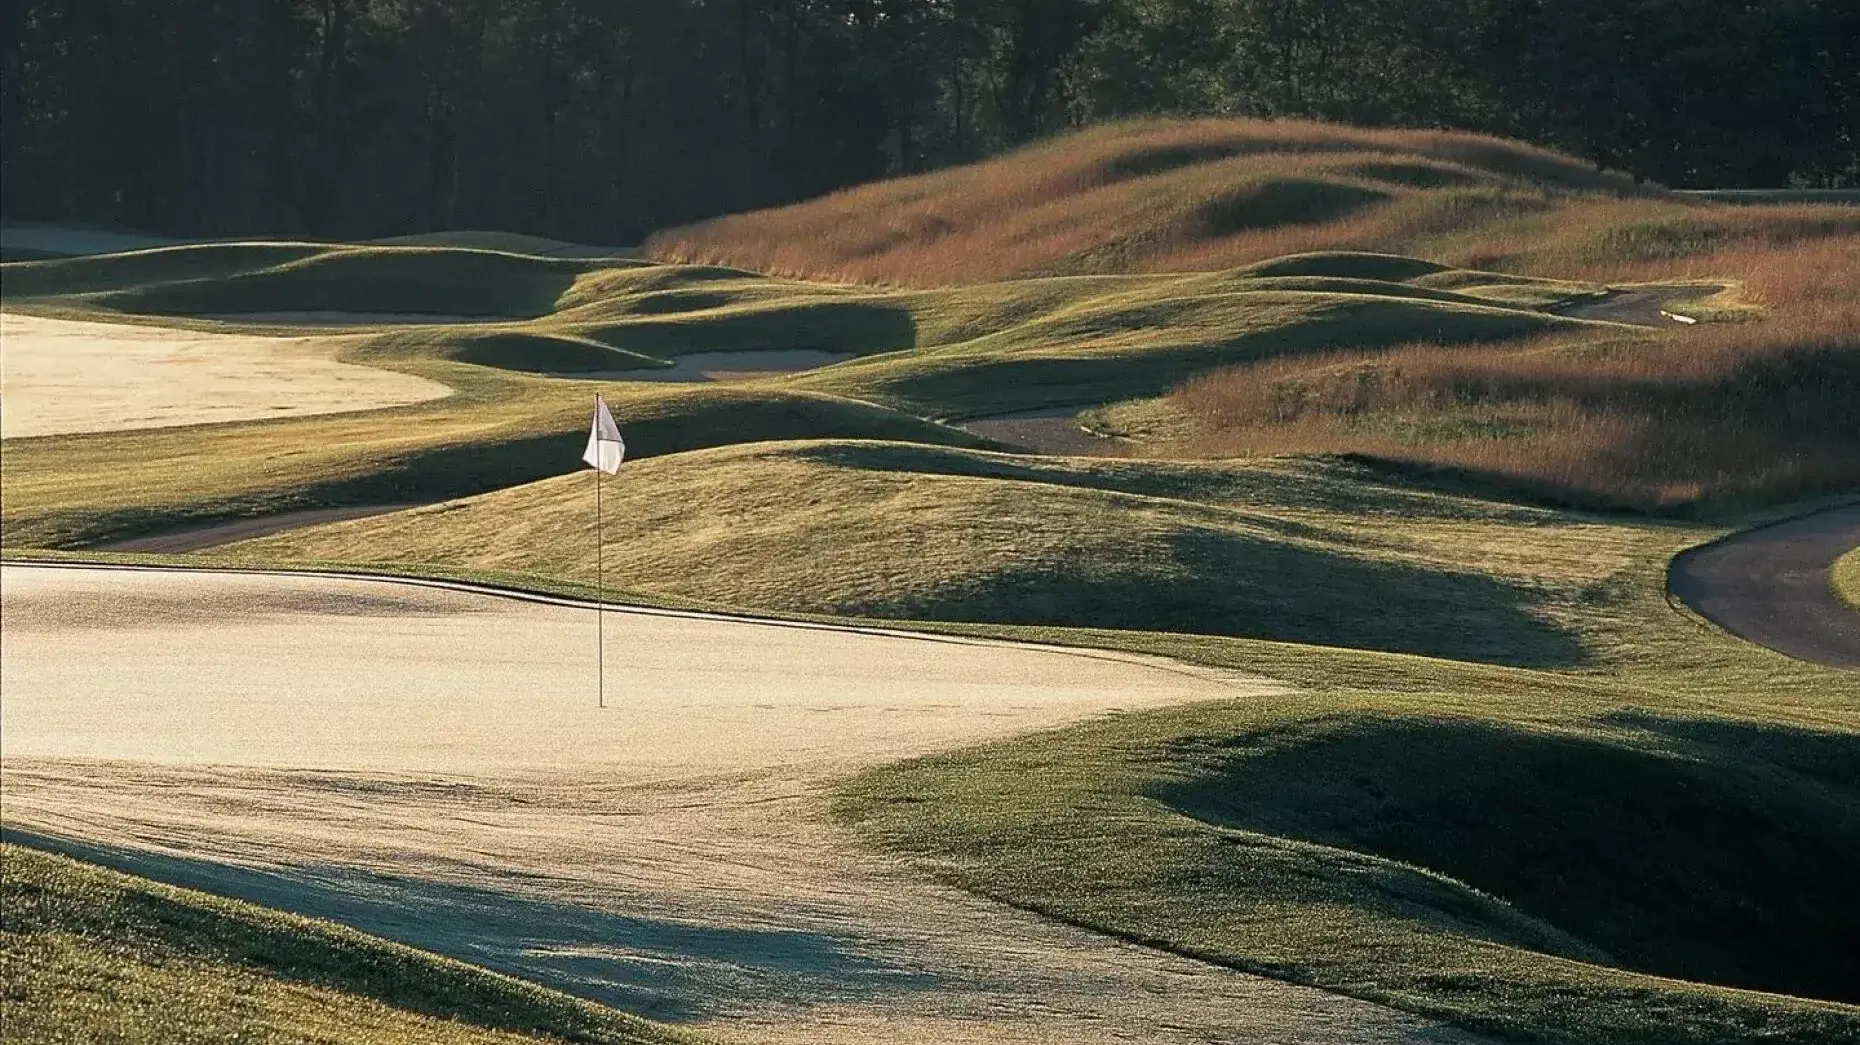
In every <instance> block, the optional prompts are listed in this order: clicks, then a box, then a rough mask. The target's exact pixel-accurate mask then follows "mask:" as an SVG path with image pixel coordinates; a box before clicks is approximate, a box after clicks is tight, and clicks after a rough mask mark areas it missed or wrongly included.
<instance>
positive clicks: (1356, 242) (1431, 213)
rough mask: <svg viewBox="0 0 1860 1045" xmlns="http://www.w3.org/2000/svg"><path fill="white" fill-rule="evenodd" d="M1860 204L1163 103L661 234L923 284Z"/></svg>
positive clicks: (1597, 269)
mask: <svg viewBox="0 0 1860 1045" xmlns="http://www.w3.org/2000/svg"><path fill="white" fill-rule="evenodd" d="M1857 230H1860V211H1857V210H1855V209H1853V208H1851V207H1842V206H1838V205H1820V206H1818V205H1815V204H1813V203H1787V204H1774V203H1773V204H1770V205H1768V206H1763V207H1747V206H1745V207H1739V206H1732V205H1727V204H1719V203H1715V202H1712V201H1709V200H1705V199H1701V198H1700V197H1697V196H1692V195H1683V194H1674V193H1668V192H1666V191H1664V190H1660V189H1657V188H1651V187H1649V188H1638V187H1635V186H1633V185H1631V184H1630V183H1628V182H1627V181H1626V180H1625V179H1621V178H1617V177H1613V176H1609V175H1601V174H1597V173H1596V172H1595V171H1594V170H1593V169H1592V168H1589V167H1587V166H1585V165H1583V164H1582V163H1580V162H1579V161H1577V160H1575V159H1573V158H1571V157H1567V156H1561V155H1558V154H1555V153H1550V152H1546V151H1544V150H1541V149H1536V148H1534V147H1531V146H1528V145H1524V144H1522V143H1520V142H1513V141H1506V140H1503V139H1498V138H1489V137H1483V136H1479V135H1470V134H1459V133H1451V132H1432V131H1388V130H1366V129H1362V128H1352V127H1343V126H1335V125H1326V124H1317V123H1308V122H1302V121H1263V120H1194V121H1146V122H1136V123H1127V124H1117V125H1111V126H1106V127H1099V128H1095V129H1092V130H1088V131H1083V132H1079V133H1077V134H1072V135H1067V136H1063V137H1059V138H1055V139H1052V140H1050V141H1047V142H1043V143H1041V144H1039V145H1035V146H1032V147H1030V148H1027V149H1023V150H1020V151H1017V152H1014V153H1011V154H1008V155H1006V156H1001V157H997V158H995V159H991V160H987V161H984V162H981V163H977V164H972V165H969V166H966V167H960V168H955V169H952V170H946V171H939V172H936V173H933V174H927V175H922V176H919V177H915V178H903V179H896V180H892V181H886V182H881V183H876V184H873V185H868V186H862V187H858V188H853V189H848V190H845V191H842V192H838V193H835V194H833V195H830V196H826V197H822V198H821V199H818V200H813V201H809V202H805V203H800V204H795V205H793V206H789V207H783V208H778V209H775V210H769V211H759V212H755V213H752V214H744V215H735V216H731V217H726V218H720V219H716V220H714V221H710V222H704V223H701V224H698V225H694V226H689V227H686V228H681V229H672V230H668V231H666V232H663V233H660V234H658V235H656V236H654V237H653V238H652V239H651V240H650V241H649V243H648V249H649V251H650V253H651V255H652V256H653V257H656V258H660V259H664V260H676V261H685V262H703V263H717V264H727V265H735V266H739V267H744V268H752V269H756V270H758V271H764V272H777V273H782V274H786V275H791V276H804V277H809V278H822V279H832V280H847V281H858V282H879V283H900V284H905V285H912V286H941V285H951V284H968V283H977V282H983V281H986V280H992V279H1001V278H1006V277H1012V276H1026V275H1038V274H1047V273H1058V272H1107V273H1109V272H1158V271H1183V270H1198V269H1220V268H1233V267H1236V266H1240V265H1246V264H1250V263H1253V262H1257V261H1261V260H1264V259H1267V258H1272V257H1277V256H1281V255H1286V254H1294V253H1299V252H1305V251H1323V250H1358V251H1381V252H1385V253H1394V254H1406V255H1417V256H1423V257H1430V258H1437V259H1439V260H1441V261H1444V262H1447V263H1450V264H1453V265H1456V266H1461V267H1466V268H1475V269H1493V268H1498V269H1503V270H1506V271H1511V272H1518V273H1527V274H1535V275H1543V276H1559V277H1565V278H1601V279H1606V280H1618V279H1622V278H1626V277H1625V276H1624V275H1623V272H1624V271H1626V270H1630V269H1635V268H1637V267H1641V266H1645V265H1648V264H1650V263H1652V264H1656V265H1657V264H1658V263H1668V262H1673V261H1678V260H1685V259H1695V258H1699V259H1702V258H1705V257H1708V256H1710V255H1714V254H1720V253H1725V252H1743V251H1752V250H1762V249H1765V248H1769V247H1775V246H1778V245H1790V244H1796V243H1802V242H1807V241H1812V240H1815V239H1819V238H1824V237H1842V236H1846V237H1851V236H1853V235H1854V234H1855V233H1856V231H1857Z"/></svg>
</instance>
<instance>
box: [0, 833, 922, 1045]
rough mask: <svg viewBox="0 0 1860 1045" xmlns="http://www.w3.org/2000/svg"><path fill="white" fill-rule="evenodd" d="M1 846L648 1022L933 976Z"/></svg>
mask: <svg viewBox="0 0 1860 1045" xmlns="http://www.w3.org/2000/svg"><path fill="white" fill-rule="evenodd" d="M6 840H7V841H10V842H18V843H20V844H23V845H29V846H32V847H33V848H37V849H43V850H47V851H50V852H56V853H61V854H63V855H66V856H70V857H74V858H76V859H79V860H83V861H87V862H90V863H97V864H102V865H103V866H106V867H110V868H113V869H115V870H119V871H124V872H127V873H129V874H134V875H140V876H143V877H147V878H152V879H155V880H156V881H161V882H166V883H169V884H171V885H179V886H183V887H186V888H191V889H199V890H202V891H206V892H211V893H216V894H219V895H222V896H231V897H235V898H237V899H241V900H245V901H248V902H250V903H255V904H258V905H260V906H263V907H268V908H272V909H275V910H282V911H289V912H291V913H294V914H301V915H306V916H309V917H314V918H323V919H328V920H330V921H335V922H339V923H342V924H344V925H348V926H351V927H353V928H356V929H359V930H361V931H363V932H366V933H370V934H373V935H376V936H381V937H385V938H387V939H390V940H394V941H397V942H400V943H405V944H408V945H410V946H413V947H418V948H421V949H423V950H427V951H433V952H436V953H439V954H444V955H447V956H450V957H453V958H457V959H459V960H461V961H465V962H468V963H470V964H472V965H478V966H483V967H485V968H489V969H493V970H495V971H498V972H504V973H508V974H511V975H514V976H518V977H521V978H523V979H527V980H532V981H535V982H539V983H542V984H545V985H547V986H550V987H554V988H556V989H557V990H561V991H564V992H566V993H569V994H574V995H578V996H580V997H583V998H587V999H590V1000H592V1001H597V1002H600V1003H602V1004H605V1005H610V1006H613V1007H615V1008H618V1009H622V1010H624V1011H627V1012H631V1013H634V1014H636V1015H640V1016H646V1017H649V1018H652V1019H658V1020H670V1021H688V1020H699V1019H706V1018H711V1017H716V1016H719V1015H724V1014H726V1013H728V1012H731V1011H733V1010H734V1009H736V1008H738V1007H740V1006H742V1005H744V1004H748V1005H751V1006H754V1005H757V1004H761V1003H766V1002H767V1001H770V1000H780V1001H781V1002H783V1003H785V1004H794V1005H807V1004H810V1003H812V1004H831V1003H834V1002H842V1001H856V1000H860V999H867V998H875V997H884V996H890V995H896V994H898V993H900V992H904V991H916V990H931V989H935V988H936V987H938V986H939V982H938V980H937V979H936V978H935V977H932V976H930V975H928V974H925V973H921V972H917V971H915V970H911V969H907V968H902V967H899V966H896V965H893V964H891V963H889V962H886V961H884V960H882V959H880V958H877V957H875V956H873V955H870V954H867V953H862V952H861V951H860V950H858V949H857V944H856V943H853V942H852V941H849V940H844V939H839V938H835V937H832V936H829V935H826V934H824V933H816V932H805V931H799V930H789V929H762V928H743V927H738V926H725V925H705V924H700V923H696V922H690V921H676V920H672V919H662V918H654V917H650V916H648V915H644V914H638V915H622V914H615V913H610V912H607V911H601V910H595V909H593V908H588V907H579V906H575V905H573V904H569V903H562V902H556V901H550V900H543V899H536V898H530V897H523V896H517V895H514V894H511V893H505V892H498V891H493V890H490V889H482V888H471V887H466V886H458V885H449V884H445V883H440V882H433V881H426V880H423V879H417V878H401V877H389V876H385V875H378V874H372V873H369V872H366V871H362V870H357V869H353V868H344V867H336V866H330V865H319V864H306V865H303V866H297V867H290V868H282V869H277V870H264V869H258V868H249V867H239V866H233V865H229V864H221V863H215V862H212V861H207V860H194V859H187V858H182V857H173V856H164V855H160V854H156V853H150V852H146V851H141V850H135V849H130V848H125V847H119V846H107V845H96V844H91V843H86V842H80V841H75V840H70V839H64V838H54V837H49V836H43V835H36V834H32V833H28V832H21V831H16V830H8V831H7V832H6ZM642 906H644V905H642ZM336 975H337V976H338V978H340V974H336ZM324 978H327V977H324ZM333 985H335V986H338V987H343V988H346V989H354V988H355V985H352V984H343V983H337V984H333ZM753 999H761V1002H760V1003H759V1002H757V1001H755V1000H753Z"/></svg>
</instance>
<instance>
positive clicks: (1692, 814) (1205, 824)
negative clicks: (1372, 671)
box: [842, 661, 1860, 1045]
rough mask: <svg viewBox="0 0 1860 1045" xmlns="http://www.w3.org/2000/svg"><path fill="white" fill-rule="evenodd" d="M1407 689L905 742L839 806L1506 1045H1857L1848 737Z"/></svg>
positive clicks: (985, 883)
mask: <svg viewBox="0 0 1860 1045" xmlns="http://www.w3.org/2000/svg"><path fill="white" fill-rule="evenodd" d="M1365 667H1367V665H1365ZM1381 668H1382V670H1383V671H1384V672H1386V673H1387V674H1389V675H1392V676H1396V677H1400V676H1402V675H1405V674H1411V671H1412V669H1410V670H1408V671H1404V665H1402V664H1400V663H1397V662H1393V661H1390V662H1386V663H1384V664H1383V665H1381ZM1430 681H1431V682H1432V684H1433V686H1435V687H1439V688H1440V689H1443V690H1445V692H1444V693H1439V694H1438V695H1431V696H1421V695H1409V696H1406V697H1403V698H1401V699H1400V700H1399V701H1394V700H1390V699H1388V698H1382V699H1377V698H1376V697H1374V696H1372V695H1370V694H1357V695H1354V696H1345V695H1344V694H1342V693H1338V694H1337V695H1335V696H1334V697H1324V696H1320V697H1318V698H1316V699H1311V700H1305V701H1300V702H1298V704H1297V706H1295V707H1294V706H1292V704H1291V702H1287V703H1286V704H1284V705H1280V706H1275V707H1270V708H1263V707H1258V706H1251V707H1239V706H1231V705H1230V706H1200V707H1193V708H1183V709H1176V710H1172V711H1166V712H1157V713H1144V714H1142V715H1137V716H1129V717H1126V718H1124V719H1121V720H1119V721H1117V722H1115V723H1113V724H1101V725H1095V726H1089V727H1082V728H1076V729H1072V730H1068V731H1065V732H1062V733H1060V734H1057V735H1049V736H1044V737H1038V738H1032V739H1028V740H1024V741H1019V742H1015V743H1011V744H1007V745H1000V746H996V747H994V748H991V749H988V750H986V751H981V752H965V753H960V754H957V755H952V756H944V757H940V758H935V759H928V760H924V761H921V762H917V763H913V764H908V765H905V766H900V767H895V768H891V769H886V770H881V771H878V772H877V773H874V774H871V775H869V776H868V777H867V778H865V779H864V780H862V781H860V782H858V783H856V784H855V785H853V786H852V787H851V788H850V789H849V790H848V792H847V793H846V795H845V796H844V797H843V799H842V802H843V804H842V811H843V812H845V813H846V814H847V815H848V816H850V817H852V818H853V819H854V820H855V821H857V822H859V823H861V824H862V825H863V826H864V828H865V829H866V830H867V831H869V832H871V833H872V834H873V835H874V837H876V838H878V839H880V840H882V841H884V842H886V843H887V844H890V845H892V846H895V847H898V848H901V849H903V850H905V851H907V852H914V853H919V854H922V855H925V856H928V857H931V858H933V859H934V860H935V862H936V865H937V866H939V867H941V868H943V869H944V873H945V874H947V875H949V876H950V877H952V878H953V879H954V880H956V881H958V882H960V883H962V884H964V885H966V886H968V887H970V888H973V889H977V890H979V891H981V892H983V893H985V894H987V895H990V896H993V897H996V898H999V899H1002V900H1006V901H1008V902H1010V903H1014V904H1017V905H1022V906H1027V907H1031V908H1033V909H1035V910H1039V911H1041V912H1043V913H1046V914H1049V915H1052V916H1056V917H1059V918H1062V919H1065V920H1067V921H1072V922H1076V923H1079V924H1083V925H1086V926H1090V927H1093V928H1097V929H1101V930H1105V931H1110V932H1114V933H1117V934H1119V935H1123V936H1126V937H1129V938H1133V939H1136V940H1139V941H1142V942H1145V943H1149V944H1151V945H1161V946H1166V947H1169V948H1170V949H1173V950H1177V951H1180V952H1182V953H1186V954H1190V955H1193V956H1196V957H1200V958H1203V959H1206V960H1211V961H1216V962H1221V963H1224V964H1228V965H1233V966H1236V967H1238V968H1241V969H1246V970H1249V971H1255V972H1259V973H1263V974H1266V975H1270V976H1275V977H1280V978H1284V979H1289V980H1293V981H1296V982H1302V983H1311V984H1316V985H1319V986H1323V987H1326V988H1329V989H1333V990H1339V991H1342V992H1344V993H1348V994H1352V995H1355V996H1358V997H1364V998H1369V999H1372V1000H1376V1001H1380V1002H1383V1003H1385V1004H1390V1005H1394V1006H1397V1007H1399V1008H1404V1009H1408V1010H1410V1011H1413V1012H1417V1013H1421V1014H1425V1015H1428V1016H1432V1017H1435V1018H1441V1019H1446V1020H1449V1021H1451V1022H1455V1023H1458V1024H1460V1025H1461V1026H1465V1027H1468V1028H1471V1029H1474V1030H1478V1031H1483V1032H1487V1033H1492V1034H1496V1035H1499V1036H1501V1037H1505V1038H1508V1039H1509V1038H1515V1039H1517V1040H1528V1041H1542V1042H1557V1043H1571V1045H1574V1043H1583V1045H1597V1043H1640V1045H1644V1043H1658V1045H1665V1043H1682V1042H1683V1043H1688V1045H1707V1043H1711V1045H1727V1043H1736V1042H1750V1043H1755V1042H1778V1041H1782V1042H1799V1043H1802V1045H1808V1043H1810V1042H1814V1043H1828V1042H1851V1041H1857V1040H1860V1007H1856V1006H1854V1005H1851V1004H1844V1003H1843V1001H1844V1000H1846V999H1850V998H1851V997H1852V994H1853V990H1852V985H1853V983H1854V982H1855V981H1854V976H1853V972H1854V969H1853V965H1852V961H1853V959H1852V956H1851V954H1850V953H1848V952H1849V951H1851V948H1847V947H1846V946H1845V945H1844V944H1843V943H1842V941H1844V940H1845V939H1847V938H1848V937H1849V936H1851V934H1852V931H1853V927H1854V925H1855V920H1856V918H1860V908H1857V907H1856V906H1855V904H1854V901H1853V898H1852V896H1851V892H1850V890H1849V889H1847V887H1846V886H1845V885H1844V884H1842V883H1843V882H1844V881H1845V879H1846V877H1847V872H1848V871H1849V870H1850V869H1851V867H1852V865H1853V861H1854V860H1855V859H1856V857H1857V856H1860V819H1857V818H1856V816H1855V814H1854V811H1853V810H1854V808H1855V806H1854V800H1855V798H1856V791H1855V788H1856V784H1857V783H1860V781H1856V779H1855V777H1854V775H1853V773H1852V766H1853V765H1854V764H1855V762H1854V759H1855V756H1856V754H1857V753H1860V749H1857V748H1856V744H1857V743H1860V741H1856V739H1855V737H1856V734H1855V733H1852V732H1845V733H1832V732H1822V731H1818V730H1808V729H1789V728H1777V727H1768V726H1755V725H1752V724H1750V723H1748V722H1743V721H1738V720H1736V719H1731V720H1724V719H1715V718H1714V719H1706V718H1692V717H1683V718H1682V717H1667V716H1655V715H1645V714H1641V715H1620V714H1615V715H1609V714H1602V715H1593V716H1570V717H1567V718H1563V719H1561V720H1559V721H1556V722H1555V723H1554V724H1545V723H1543V722H1541V721H1540V722H1536V723H1529V722H1520V721H1516V720H1511V719H1510V718H1509V715H1508V713H1507V712H1505V711H1503V710H1501V709H1502V703H1503V702H1502V701H1500V700H1495V699H1493V698H1494V697H1495V696H1499V695H1503V696H1505V697H1509V698H1512V699H1517V698H1524V697H1525V696H1526V694H1528V693H1530V692H1531V686H1530V683H1529V680H1528V679H1526V678H1523V677H1514V678H1505V679H1498V680H1495V679H1493V678H1491V677H1484V678H1471V677H1463V676H1462V677H1459V678H1454V677H1453V673H1451V672H1446V671H1436V672H1434V673H1433V674H1432V675H1431V678H1430ZM1443 684H1444V685H1443ZM1538 692H1539V695H1540V698H1541V696H1542V695H1543V691H1542V690H1541V689H1540V690H1539V691H1538ZM1448 694H1451V695H1448ZM1565 700H1567V697H1565ZM1475 708H1476V710H1475ZM1472 714H1476V715H1480V716H1485V717H1480V718H1469V717H1467V716H1468V715H1472ZM1539 714H1540V715H1542V714H1543V712H1542V711H1539ZM1740 987H1741V988H1757V989H1765V988H1767V989H1772V990H1776V989H1786V990H1794V991H1798V992H1801V993H1803V994H1811V995H1820V996H1821V997H1823V998H1828V999H1834V1000H1827V1001H1816V1000H1808V999H1807V998H1802V997H1792V996H1785V995H1782V994H1765V993H1758V992H1757V991H1756V990H1750V989H1738V988H1740ZM1576 999H1580V1000H1579V1001H1578V1000H1576Z"/></svg>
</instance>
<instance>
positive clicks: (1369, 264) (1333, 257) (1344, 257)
mask: <svg viewBox="0 0 1860 1045" xmlns="http://www.w3.org/2000/svg"><path fill="white" fill-rule="evenodd" d="M1446 270H1447V266H1445V265H1441V264H1438V263H1436V262H1432V261H1426V260H1423V259H1421V258H1406V257H1402V256H1401V255H1399V254H1366V253H1363V252H1360V251H1343V250H1327V251H1316V252H1313V253H1310V254H1293V255H1290V256H1289V257H1283V258H1273V259H1272V260H1271V261H1262V262H1259V263H1258V264H1254V265H1248V266H1246V267H1244V268H1242V269H1240V272H1241V273H1244V274H1245V275H1248V276H1335V277H1337V278H1338V279H1366V280H1368V279H1373V280H1382V281H1384V282H1390V283H1399V282H1403V281H1406V280H1411V279H1414V278H1415V277H1417V276H1431V275H1433V274H1435V273H1438V272H1444V271H1446Z"/></svg>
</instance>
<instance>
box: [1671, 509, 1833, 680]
mask: <svg viewBox="0 0 1860 1045" xmlns="http://www.w3.org/2000/svg"><path fill="white" fill-rule="evenodd" d="M1855 547H1860V505H1850V506H1848V507H1845V508H1835V509H1831V510H1829V511H1824V512H1816V513H1815V514H1813V515H1806V516H1803V517H1802V518H1799V519H1790V520H1788V521H1787V522H1780V523H1776V524H1774V525H1771V526H1762V527H1758V528H1757V529H1754V530H1745V531H1744V532H1742V533H1736V534H1732V535H1731V536H1729V537H1726V538H1724V539H1723V540H1719V541H1714V542H1712V543H1711V544H1707V545H1703V546H1702V547H1698V548H1694V549H1692V550H1690V551H1688V552H1686V553H1684V554H1683V555H1680V556H1679V557H1678V558H1676V559H1674V560H1673V568H1672V573H1671V575H1670V577H1669V578H1668V583H1669V585H1670V586H1671V588H1672V592H1673V594H1674V595H1675V596H1677V597H1678V598H1679V599H1680V601H1682V602H1684V603H1685V604H1686V605H1688V606H1690V607H1692V609H1693V610H1694V611H1696V612H1697V613H1698V614H1699V615H1700V616H1703V617H1705V618H1707V619H1708V620H1711V621H1712V622H1714V623H1716V624H1717V625H1719V626H1720V627H1722V628H1724V629H1725V630H1726V631H1729V632H1731V633H1732V634H1734V635H1739V636H1741V637H1743V638H1746V639H1749V640H1750V641H1752V642H1755V643H1759V644H1761V645H1764V646H1768V647H1769V648H1770V649H1773V650H1776V651H1777V652H1779V653H1787V654H1788V655H1789V656H1791V657H1796V658H1798V659H1801V660H1809V661H1814V662H1815V663H1817V664H1828V665H1831V666H1833V667H1837V668H1860V610H1855V609H1854V608H1853V607H1851V606H1848V605H1847V604H1846V603H1843V602H1842V601H1841V600H1840V599H1839V598H1837V597H1836V596H1835V594H1834V589H1833V587H1832V586H1831V585H1830V584H1829V581H1828V570H1829V568H1830V567H1832V566H1833V565H1834V560H1836V559H1838V558H1840V557H1841V556H1842V555H1844V554H1846V553H1847V552H1848V551H1850V550H1852V549H1853V548H1855Z"/></svg>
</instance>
